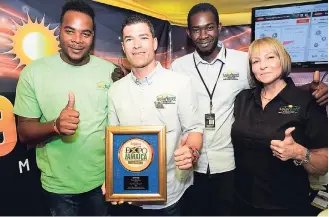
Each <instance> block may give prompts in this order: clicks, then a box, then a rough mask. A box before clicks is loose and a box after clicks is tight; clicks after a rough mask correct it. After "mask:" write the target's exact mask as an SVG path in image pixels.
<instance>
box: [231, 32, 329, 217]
mask: <svg viewBox="0 0 329 217" xmlns="http://www.w3.org/2000/svg"><path fill="white" fill-rule="evenodd" d="M249 62H250V71H251V77H252V78H254V80H255V83H256V88H254V89H249V90H244V91H242V92H241V93H240V94H239V95H238V96H237V98H236V101H235V109H234V115H235V122H234V124H233V126H232V132H231V136H232V142H233V146H234V151H235V161H236V195H237V203H236V204H237V207H236V210H237V211H238V212H237V213H236V215H265V216H266V215H295V216H296V215H307V214H308V213H307V212H305V207H307V205H308V204H309V201H308V192H309V181H308V174H315V175H323V174H325V173H327V171H328V118H327V113H326V111H325V109H324V108H323V107H320V106H319V105H318V104H317V103H316V102H315V100H314V98H313V97H312V95H311V94H310V93H309V92H307V91H303V90H301V89H300V88H297V87H295V85H294V83H293V81H292V79H291V78H290V77H288V75H289V73H290V71H291V59H290V56H289V54H288V52H287V51H286V50H285V48H284V47H283V46H282V45H281V43H280V42H279V41H277V40H276V39H274V38H268V37H266V38H262V39H258V40H255V41H254V42H253V43H252V44H251V45H250V48H249Z"/></svg>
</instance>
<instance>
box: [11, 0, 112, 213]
mask: <svg viewBox="0 0 329 217" xmlns="http://www.w3.org/2000/svg"><path fill="white" fill-rule="evenodd" d="M93 38H94V11H93V9H92V8H91V7H90V6H89V5H87V4H86V3H84V2H83V1H70V2H68V3H66V4H65V5H64V7H63V11H62V14H61V25H60V46H61V52H60V54H57V55H52V56H47V57H44V58H41V59H39V60H36V61H34V62H32V63H31V64H29V65H27V66H26V67H25V68H24V70H23V71H22V72H21V74H20V78H19V82H18V85H17V91H16V101H15V106H14V113H15V114H16V115H17V116H18V134H19V138H20V140H21V141H22V142H23V143H27V144H29V145H33V144H34V145H35V147H36V156H37V165H38V167H39V169H40V170H41V182H42V187H43V189H44V192H45V195H46V199H47V202H48V204H49V209H50V211H51V214H52V215H105V214H106V212H107V203H106V202H105V200H104V196H103V194H102V191H101V185H102V183H103V181H104V179H105V175H104V174H105V162H104V160H105V126H106V125H108V121H107V106H108V103H107V92H108V91H107V90H108V88H109V86H110V85H111V83H112V81H111V79H110V78H111V73H112V72H113V70H114V68H115V66H114V65H113V64H112V63H109V62H107V61H105V60H102V59H100V58H98V57H95V56H93V55H90V54H89V51H90V50H91V47H92V43H93Z"/></svg>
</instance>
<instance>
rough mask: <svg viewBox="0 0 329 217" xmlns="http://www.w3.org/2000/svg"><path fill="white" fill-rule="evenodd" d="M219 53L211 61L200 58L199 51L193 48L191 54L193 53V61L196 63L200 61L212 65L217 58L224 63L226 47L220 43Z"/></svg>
mask: <svg viewBox="0 0 329 217" xmlns="http://www.w3.org/2000/svg"><path fill="white" fill-rule="evenodd" d="M219 47H221V49H220V51H219V53H218V54H217V56H216V58H215V59H214V60H213V61H211V63H208V62H207V61H205V60H204V59H202V58H201V57H200V55H199V53H198V52H197V51H196V50H195V51H194V53H193V55H194V58H195V63H196V64H197V65H199V64H200V63H202V64H207V65H212V64H214V63H215V62H216V61H217V60H219V61H221V62H222V63H225V61H226V48H225V47H224V44H222V45H221V46H219Z"/></svg>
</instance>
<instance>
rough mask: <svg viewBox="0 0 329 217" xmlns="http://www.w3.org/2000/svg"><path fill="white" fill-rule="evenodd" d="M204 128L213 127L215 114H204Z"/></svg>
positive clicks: (210, 128) (211, 128) (209, 128)
mask: <svg viewBox="0 0 329 217" xmlns="http://www.w3.org/2000/svg"><path fill="white" fill-rule="evenodd" d="M205 128H206V129H207V130H214V129H215V114H214V113H209V114H205Z"/></svg>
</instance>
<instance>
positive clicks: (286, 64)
mask: <svg viewBox="0 0 329 217" xmlns="http://www.w3.org/2000/svg"><path fill="white" fill-rule="evenodd" d="M262 47H269V48H270V49H272V50H273V53H274V54H275V55H276V56H278V58H279V60H280V65H281V76H280V78H285V77H287V76H288V75H289V74H290V72H291V58H290V55H289V53H288V52H287V50H286V49H285V48H284V47H283V45H282V44H281V43H280V41H278V40H277V39H275V38H270V37H264V38H260V39H257V40H255V41H253V42H252V43H251V45H250V46H249V51H248V59H249V71H250V75H251V77H252V78H253V79H255V76H254V73H253V72H252V68H251V55H252V54H253V53H254V52H258V51H259V50H260V49H261V48H262ZM255 81H256V80H255ZM256 82H257V81H256Z"/></svg>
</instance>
